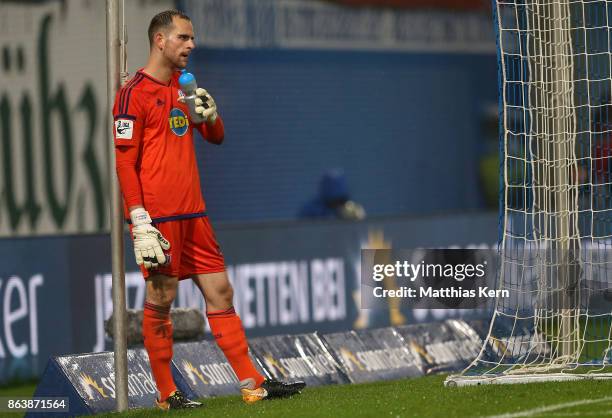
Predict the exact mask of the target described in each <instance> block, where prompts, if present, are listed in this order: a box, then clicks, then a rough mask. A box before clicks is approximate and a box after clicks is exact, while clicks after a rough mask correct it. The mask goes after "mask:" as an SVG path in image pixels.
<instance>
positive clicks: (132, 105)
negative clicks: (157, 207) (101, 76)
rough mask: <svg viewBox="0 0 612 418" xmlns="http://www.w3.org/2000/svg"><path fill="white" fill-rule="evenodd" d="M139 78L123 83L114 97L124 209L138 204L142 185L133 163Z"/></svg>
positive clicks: (140, 114)
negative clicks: (136, 88)
mask: <svg viewBox="0 0 612 418" xmlns="http://www.w3.org/2000/svg"><path fill="white" fill-rule="evenodd" d="M142 79H143V77H142V76H141V75H140V74H137V75H136V76H135V77H134V78H132V79H131V80H130V81H129V82H128V83H126V84H125V86H123V87H122V88H121V89H120V90H119V91H118V92H117V96H116V97H115V104H114V106H113V120H114V126H115V129H114V141H115V159H116V166H117V176H118V177H119V184H120V186H121V191H122V194H123V198H124V201H125V206H126V211H127V208H130V207H132V206H142V205H143V198H142V187H141V184H140V180H139V178H138V173H137V169H136V166H137V164H138V158H139V154H140V144H141V142H142V135H143V127H144V123H145V120H146V114H145V112H144V111H143V106H142V104H141V103H140V101H139V98H138V95H139V92H138V90H136V91H135V89H134V88H135V87H136V86H137V85H138V84H139V83H140V82H142Z"/></svg>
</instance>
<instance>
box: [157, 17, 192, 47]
mask: <svg viewBox="0 0 612 418" xmlns="http://www.w3.org/2000/svg"><path fill="white" fill-rule="evenodd" d="M174 16H178V17H179V18H181V19H185V20H188V21H190V22H191V19H190V18H189V16H187V15H186V14H185V13H183V12H181V11H180V10H176V9H170V10H165V11H163V12H161V13H158V14H156V15H155V16H153V19H151V23H150V24H149V31H148V33H149V46H153V38H154V37H155V34H156V33H157V32H159V31H160V30H161V29H166V28H170V27H171V26H172V19H173V18H174Z"/></svg>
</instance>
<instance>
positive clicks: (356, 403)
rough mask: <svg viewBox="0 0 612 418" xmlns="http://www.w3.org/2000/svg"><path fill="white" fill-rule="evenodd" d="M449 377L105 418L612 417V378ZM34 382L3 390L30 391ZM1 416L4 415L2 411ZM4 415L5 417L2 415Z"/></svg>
mask: <svg viewBox="0 0 612 418" xmlns="http://www.w3.org/2000/svg"><path fill="white" fill-rule="evenodd" d="M444 378H445V376H441V375H438V376H429V377H423V378H420V379H412V380H398V381H388V382H375V383H369V384H361V385H337V386H324V387H317V388H309V389H306V390H305V391H304V393H302V394H301V395H299V396H296V397H294V398H292V399H287V400H275V401H265V402H259V403H257V404H254V405H246V404H244V403H243V402H242V401H241V399H240V398H239V397H238V396H229V397H222V398H214V399H205V400H204V402H205V404H206V407H205V408H204V409H199V410H193V411H172V412H170V413H169V414H168V413H165V412H162V411H157V410H154V409H148V410H134V411H130V412H128V413H125V414H105V415H101V416H104V417H132V418H137V417H138V418H140V417H169V416H176V417H203V416H207V417H215V418H222V417H228V418H229V417H232V418H233V417H285V418H293V417H296V418H297V417H326V418H327V417H377V418H380V417H447V418H448V417H490V416H500V417H504V418H512V417H559V418H560V417H582V416H590V417H605V416H609V417H612V381H610V382H607V381H593V380H590V381H581V382H564V383H558V382H551V383H532V384H520V385H486V386H480V387H467V388H445V387H444V386H443V382H444ZM33 391H34V386H33V385H28V386H21V387H15V388H12V389H7V388H0V396H11V395H15V396H16V395H21V396H26V395H31V394H32V393H33ZM0 415H2V414H0ZM2 416H4V415H2Z"/></svg>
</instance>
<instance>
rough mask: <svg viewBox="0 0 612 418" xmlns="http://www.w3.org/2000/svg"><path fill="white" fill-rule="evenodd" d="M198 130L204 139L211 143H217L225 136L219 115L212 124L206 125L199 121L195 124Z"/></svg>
mask: <svg viewBox="0 0 612 418" xmlns="http://www.w3.org/2000/svg"><path fill="white" fill-rule="evenodd" d="M195 126H196V129H197V130H198V132H200V133H201V134H202V136H203V137H204V139H205V140H207V141H208V142H210V143H212V144H216V145H219V144H221V143H222V142H223V138H224V136H225V127H224V126H223V120H222V119H221V115H218V116H217V120H216V121H215V124H214V125H208V124H206V123H200V124H198V125H195Z"/></svg>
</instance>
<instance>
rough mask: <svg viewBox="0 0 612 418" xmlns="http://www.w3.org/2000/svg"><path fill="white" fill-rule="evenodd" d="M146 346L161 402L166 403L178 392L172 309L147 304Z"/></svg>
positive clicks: (143, 321) (143, 327) (144, 320)
mask: <svg viewBox="0 0 612 418" xmlns="http://www.w3.org/2000/svg"><path fill="white" fill-rule="evenodd" d="M142 335H143V337H144V346H145V348H146V350H147V354H149V362H150V363H151V371H152V372H153V377H154V378H155V383H156V384H157V390H158V391H159V400H160V401H165V400H166V398H167V397H168V396H170V395H171V394H172V392H174V391H175V390H176V385H175V384H174V379H173V378H172V370H171V368H170V362H171V361H172V321H170V307H169V306H168V307H163V306H158V305H154V304H152V303H149V302H145V305H144V318H143V320H142Z"/></svg>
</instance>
